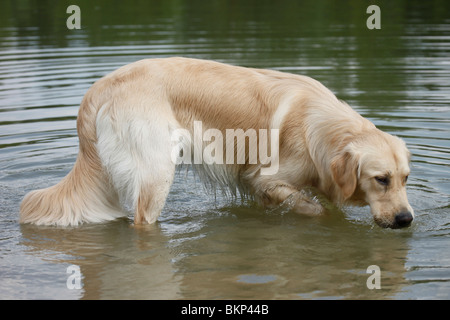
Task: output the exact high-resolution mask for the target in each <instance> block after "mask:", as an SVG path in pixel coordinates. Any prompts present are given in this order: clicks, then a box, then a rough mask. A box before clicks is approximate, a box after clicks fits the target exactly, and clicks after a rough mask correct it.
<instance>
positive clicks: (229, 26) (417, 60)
mask: <svg viewBox="0 0 450 320" xmlns="http://www.w3.org/2000/svg"><path fill="white" fill-rule="evenodd" d="M376 3H377V4H378V5H379V7H380V9H381V29H379V30H369V29H368V28H367V26H366V20H367V19H368V17H369V14H367V13H366V9H367V6H368V2H366V1H317V0H315V1H276V2H275V1H261V0H260V1H239V2H238V1H222V0H217V1H181V0H179V1H170V0H169V1H167V0H165V1H81V0H76V1H70V2H69V1H26V0H23V1H4V2H2V5H1V9H2V10H0V298H1V299H12V298H15V299H125V298H132V299H317V298H330V299H443V298H445V299H448V298H450V249H449V248H450V237H449V236H450V216H449V213H450V209H449V208H450V207H449V195H450V183H449V182H450V170H449V168H450V142H449V137H450V128H449V124H450V103H449V101H450V14H449V12H450V3H449V2H448V1H406V0H404V1H399V0H396V1H377V2H376ZM71 4H76V5H78V6H79V7H80V10H81V14H80V16H81V29H73V30H69V29H68V28H67V25H66V20H67V19H68V18H69V16H70V14H67V13H66V9H67V7H68V6H69V5H71ZM169 56H187V57H195V58H203V59H213V60H218V61H222V62H227V63H231V64H236V65H243V66H250V67H259V68H269V69H276V70H280V71H285V72H291V73H297V74H304V75H308V76H311V77H313V78H315V79H317V80H319V81H321V82H323V83H324V84H325V85H326V86H328V87H329V88H330V89H331V90H332V91H333V92H334V93H336V95H337V96H338V97H339V98H341V99H343V100H346V101H347V102H348V103H349V104H350V105H352V106H353V107H354V108H355V109H356V110H357V111H358V112H359V113H361V114H362V115H363V116H365V117H367V118H368V119H370V120H371V121H373V122H374V123H375V124H376V125H377V126H378V127H379V128H380V129H382V130H384V131H387V132H389V133H392V134H395V135H398V136H400V137H402V138H403V139H404V140H405V141H406V143H407V145H408V147H409V149H410V151H411V152H412V155H413V156H412V163H411V169H412V173H411V175H410V178H409V184H408V196H409V199H410V203H411V205H412V206H413V207H414V209H415V212H416V218H415V220H414V223H413V225H412V226H411V227H410V228H408V229H405V230H385V229H380V228H379V227H378V226H376V225H375V224H374V223H373V221H372V217H371V216H370V213H369V209H368V208H347V209H345V213H344V214H336V216H332V217H323V218H318V219H311V218H305V217H300V216H297V215H295V214H293V213H290V212H286V211H284V210H283V209H281V208H280V209H279V210H274V211H263V210H261V209H260V208H257V207H255V206H253V205H252V204H251V203H248V202H243V203H241V201H240V200H239V199H234V200H233V199H226V198H223V197H222V196H221V195H220V194H217V195H216V196H214V195H211V194H208V192H206V191H207V190H204V187H203V186H202V185H201V184H200V183H199V182H198V181H196V180H195V179H194V178H193V176H192V175H190V174H187V175H186V174H185V172H181V173H180V174H179V175H177V178H176V181H175V184H174V185H173V188H172V190H171V193H170V196H169V199H168V201H167V205H166V207H165V209H164V211H163V213H162V215H161V217H160V218H159V220H158V222H157V223H156V224H155V225H153V226H150V227H145V228H135V227H133V225H132V216H131V215H130V217H129V219H122V220H118V221H113V222H110V223H105V224H93V225H84V226H81V227H78V228H55V227H36V226H29V225H19V223H18V211H19V205H20V201H21V199H22V198H23V196H24V194H25V193H27V192H28V191H30V190H32V189H37V188H43V187H46V186H49V185H52V184H55V183H56V182H57V181H59V180H60V179H61V178H62V177H63V176H64V175H65V174H66V173H67V172H68V171H69V170H70V169H71V168H72V165H73V163H74V161H75V158H76V155H77V152H78V139H77V135H76V115H77V111H78V107H79V104H80V102H81V99H82V97H83V95H84V93H85V92H86V91H87V89H88V88H89V87H90V85H91V84H92V83H93V82H94V81H96V80H97V79H99V78H100V77H101V76H103V75H105V74H107V73H109V72H111V71H112V70H114V69H116V68H118V67H120V66H122V65H124V64H127V63H130V62H133V61H136V60H139V59H143V58H152V57H169ZM71 265H77V266H79V268H80V272H81V284H80V289H76V288H75V289H69V288H68V286H67V280H68V279H69V276H70V273H67V270H68V267H69V266H71ZM371 265H377V266H379V268H380V270H381V289H372V290H370V289H368V287H367V285H366V281H367V279H368V278H369V276H370V274H368V273H366V270H367V268H368V267H369V266H371Z"/></svg>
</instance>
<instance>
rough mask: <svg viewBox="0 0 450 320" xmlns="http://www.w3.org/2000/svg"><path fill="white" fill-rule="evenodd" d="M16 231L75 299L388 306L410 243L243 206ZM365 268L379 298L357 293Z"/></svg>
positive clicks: (343, 224)
mask: <svg viewBox="0 0 450 320" xmlns="http://www.w3.org/2000/svg"><path fill="white" fill-rule="evenodd" d="M191 225H195V228H192V227H191ZM21 232H22V234H23V236H24V241H23V244H25V245H26V246H27V247H29V248H30V250H29V251H28V252H29V254H33V255H38V256H40V257H41V258H42V259H52V257H63V259H61V258H58V259H52V260H53V262H54V263H59V264H61V268H66V267H67V266H68V265H70V264H76V265H79V266H80V268H81V273H82V275H83V288H82V290H83V295H82V298H83V299H128V298H130V299H172V298H183V299H199V298H200V299H204V298H206V299H254V298H255V297H258V299H303V298H323V297H328V298H334V299H341V298H344V299H355V298H362V299H366V298H370V299H372V298H374V299H378V298H386V297H393V296H395V294H397V293H398V292H400V291H401V290H402V288H403V286H404V285H405V272H406V270H405V267H404V265H405V263H406V256H407V253H408V247H409V245H408V239H409V238H410V236H411V233H410V232H407V231H406V232H403V233H401V234H399V233H397V232H392V231H389V230H381V229H380V230H376V231H375V230H374V229H372V228H369V227H367V226H364V225H363V226H361V225H355V224H354V223H351V222H350V221H348V220H347V219H346V218H345V217H344V216H341V217H329V219H323V218H320V219H313V218H305V217H299V216H296V215H293V214H289V213H284V214H279V213H274V212H270V213H268V212H266V213H264V212H255V209H254V208H252V207H251V206H250V207H246V206H244V207H241V206H240V207H234V206H233V207H228V208H222V209H220V210H216V211H209V212H208V211H205V212H204V213H203V214H202V215H197V216H194V217H191V218H186V217H179V218H174V217H173V216H171V217H167V218H166V221H164V218H163V221H162V222H160V223H158V224H157V225H155V226H147V227H134V226H133V225H132V223H131V220H128V219H123V220H119V221H114V222H110V223H107V224H101V225H88V226H82V227H79V228H65V229H60V228H51V227H36V226H29V225H24V226H21ZM373 264H377V265H379V267H380V269H381V271H382V273H381V274H382V278H381V281H382V282H381V285H382V288H383V290H369V289H368V288H367V286H366V281H367V278H368V277H369V274H367V273H366V269H367V267H368V266H370V265H373ZM261 279H263V280H264V281H262V280H261Z"/></svg>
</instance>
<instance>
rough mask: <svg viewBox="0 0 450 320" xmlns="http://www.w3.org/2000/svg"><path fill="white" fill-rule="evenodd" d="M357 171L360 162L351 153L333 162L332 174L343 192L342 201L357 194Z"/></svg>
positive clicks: (338, 157)
mask: <svg viewBox="0 0 450 320" xmlns="http://www.w3.org/2000/svg"><path fill="white" fill-rule="evenodd" d="M357 171H358V162H357V161H356V159H355V158H354V157H353V156H352V155H351V154H350V152H344V153H342V154H340V155H337V156H336V157H335V158H334V159H333V160H332V161H331V174H332V177H333V180H334V182H335V183H336V184H337V185H338V187H339V189H340V191H341V192H340V193H341V199H342V200H344V201H345V200H347V199H348V198H350V197H351V195H352V194H353V193H354V192H355V189H356V186H357V184H358V177H357Z"/></svg>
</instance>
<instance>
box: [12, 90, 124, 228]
mask: <svg viewBox="0 0 450 320" xmlns="http://www.w3.org/2000/svg"><path fill="white" fill-rule="evenodd" d="M88 93H89V92H88ZM91 97H92V95H89V94H86V96H85V99H84V100H83V102H82V104H81V107H80V111H79V113H78V119H77V129H78V136H79V139H80V150H79V153H78V157H77V160H76V162H75V165H74V167H73V169H72V170H71V171H70V172H69V173H68V175H67V176H66V177H65V178H63V180H61V181H60V182H59V183H58V184H56V185H54V186H52V187H49V188H46V189H41V190H35V191H32V192H30V193H28V194H27V195H26V196H25V198H24V199H23V201H22V204H21V206H20V222H21V223H34V224H37V225H59V226H74V225H79V224H81V223H83V222H101V221H107V220H112V219H115V218H117V217H119V216H123V215H124V214H125V213H124V212H123V211H122V210H121V208H120V205H119V203H118V197H117V194H116V192H115V190H114V188H113V187H112V186H111V183H109V181H108V177H107V175H106V173H105V172H104V170H103V169H102V165H101V161H100V158H99V156H98V152H97V148H96V128H95V119H96V113H97V110H96V109H97V108H96V107H95V103H94V101H92V98H91ZM96 102H98V101H96Z"/></svg>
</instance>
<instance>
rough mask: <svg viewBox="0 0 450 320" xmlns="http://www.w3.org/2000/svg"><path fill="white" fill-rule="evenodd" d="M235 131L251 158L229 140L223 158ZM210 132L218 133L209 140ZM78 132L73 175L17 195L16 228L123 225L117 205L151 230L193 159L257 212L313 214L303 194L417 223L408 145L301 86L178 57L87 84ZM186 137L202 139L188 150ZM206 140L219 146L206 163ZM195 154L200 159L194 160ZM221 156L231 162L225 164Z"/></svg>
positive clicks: (393, 224) (315, 87) (325, 94)
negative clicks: (180, 167)
mask: <svg viewBox="0 0 450 320" xmlns="http://www.w3.org/2000/svg"><path fill="white" fill-rule="evenodd" d="M199 124H200V125H201V126H199ZM231 129H234V130H237V129H239V130H241V131H240V133H242V132H244V139H248V140H250V138H251V137H250V134H248V133H253V134H255V136H254V137H256V139H259V143H257V144H256V149H255V148H254V146H253V147H252V148H251V147H250V146H247V145H244V146H242V145H241V146H238V145H237V144H238V142H237V140H238V138H239V137H238V135H236V134H235V136H234V137H233V136H232V139H230V138H229V137H227V139H226V140H227V143H226V144H227V147H228V146H231V147H235V148H232V150H231V151H230V150H225V147H224V146H223V145H224V144H223V143H220V141H219V140H220V139H219V138H220V135H222V138H223V135H225V134H226V133H229V130H231ZM195 130H198V131H199V132H197V133H196V132H195ZM208 130H214V131H209V133H211V132H212V133H213V134H209V136H208V137H206V139H205V135H206V133H207V131H208ZM244 130H245V131H244ZM252 130H253V131H252ZM263 130H270V132H271V133H276V134H274V135H271V134H270V135H269V134H267V131H263ZM77 132H78V136H79V144H80V146H79V153H78V156H77V159H76V162H75V165H74V167H73V169H72V170H71V171H70V172H69V173H68V175H67V176H66V177H65V178H63V180H62V181H60V182H59V183H58V184H56V185H55V186H52V187H49V188H46V189H41V190H36V191H32V192H30V193H28V194H27V195H26V196H25V197H24V199H23V201H22V204H21V207H20V222H21V223H34V224H37V225H59V226H73V225H79V224H81V223H95V222H102V221H107V220H112V219H115V218H117V217H121V216H124V215H125V213H124V212H125V210H124V209H123V208H124V206H125V207H126V206H131V207H132V210H133V212H134V223H135V224H136V225H139V224H152V223H154V222H155V221H156V220H157V218H158V216H159V215H160V213H161V211H162V209H163V207H164V205H165V202H166V198H167V196H168V194H169V190H170V187H171V185H172V182H173V179H174V173H175V167H176V164H178V163H179V162H180V159H184V160H186V159H189V158H196V160H202V161H197V163H194V165H193V166H195V167H197V168H196V170H198V171H199V172H203V178H204V179H205V180H207V181H213V182H214V183H215V184H217V185H219V186H221V187H225V188H229V189H230V190H237V192H240V193H243V194H246V195H250V196H251V197H252V198H253V199H255V200H256V201H258V202H259V203H260V204H261V205H262V206H267V207H273V206H275V207H276V206H279V205H280V204H282V203H284V202H285V201H287V199H291V200H292V199H294V200H295V203H294V204H293V205H292V206H291V209H292V210H293V211H297V212H300V213H305V214H313V215H316V214H319V215H320V214H322V213H323V212H324V211H325V209H324V207H323V206H322V204H321V203H320V202H319V201H315V200H314V199H312V198H311V197H308V195H307V193H306V192H304V190H305V188H313V189H314V190H317V192H318V193H319V194H321V195H323V196H325V197H326V198H327V199H328V200H329V201H330V202H331V203H333V204H335V205H336V206H338V207H342V206H344V205H356V206H366V205H369V206H370V210H371V213H372V215H373V218H374V220H375V222H376V223H377V224H378V225H380V226H381V227H386V228H387V227H389V228H402V227H407V226H409V225H410V224H411V222H412V220H413V218H414V212H413V209H412V208H411V206H410V204H409V203H408V199H407V194H406V182H407V179H408V175H409V173H410V168H409V162H410V152H409V151H408V149H407V147H406V144H405V143H404V141H403V140H401V139H400V138H398V137H395V136H392V135H390V134H387V133H385V132H382V131H380V130H379V129H377V128H376V127H375V125H374V124H373V123H372V122H370V121H369V120H367V119H365V118H364V117H362V116H361V115H359V114H358V113H357V112H356V111H354V110H353V109H352V108H351V107H350V106H349V105H348V104H346V103H345V102H343V101H341V100H339V99H338V98H337V97H336V96H335V95H334V94H333V93H332V92H331V91H330V90H329V89H327V88H326V87H325V86H324V85H322V84H321V83H320V82H318V81H316V80H314V79H312V78H310V77H307V76H301V75H294V74H289V73H283V72H279V71H274V70H264V69H254V68H246V67H240V66H232V65H228V64H223V63H220V62H215V61H207V60H200V59H190V58H182V57H173V58H162V59H145V60H140V61H137V62H134V63H131V64H129V65H126V66H123V67H121V68H119V69H117V70H116V71H114V72H112V73H111V74H109V75H106V76H105V77H103V78H101V79H100V80H98V81H97V82H96V83H94V84H93V85H92V87H91V88H90V89H89V90H88V92H87V93H86V95H85V96H84V98H83V100H82V103H81V106H80V109H79V113H78V118H77ZM234 133H236V131H234ZM263 133H265V134H263ZM202 134H203V135H202ZM193 135H194V136H195V135H197V136H200V137H202V138H203V140H202V141H200V142H194V143H192V136H193ZM212 136H214V138H215V140H214V141H213V140H212ZM216 140H217V141H216ZM208 141H213V142H214V144H213V142H211V144H210V145H209V146H210V148H209V151H211V152H209V153H208V152H206V151H207V150H206V148H205V145H206V142H208ZM249 145H250V141H249ZM264 146H265V147H266V148H267V150H265V151H266V156H264V155H261V151H263V149H264ZM202 147H203V148H204V150H203V153H201V152H200V156H199V155H198V152H197V154H194V155H192V153H195V151H196V150H197V151H198V150H201V149H202ZM213 149H214V150H213ZM258 149H259V153H258V152H257V151H258ZM255 150H256V151H255ZM191 151H194V152H191ZM212 151H214V152H212ZM227 151H228V153H227V154H226V159H227V160H229V161H223V162H220V160H221V157H224V154H225V153H226V152H227ZM255 152H257V153H258V154H257V155H256V157H255V156H254V153H255ZM269 153H270V157H268V154H269ZM202 155H204V156H205V157H204V158H203V159H202V158H201V156H202ZM238 156H240V157H241V161H240V162H239V161H236V158H237V157H238ZM242 159H243V160H244V161H242ZM255 159H256V161H255ZM268 159H269V160H270V163H269V161H268ZM233 160H234V161H233ZM250 160H252V161H250Z"/></svg>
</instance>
